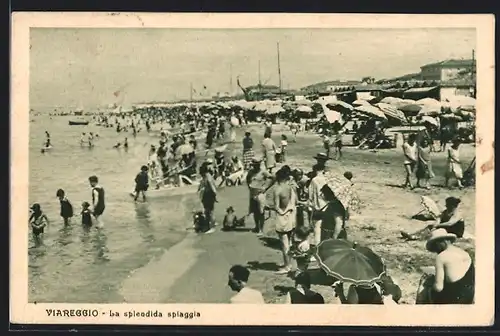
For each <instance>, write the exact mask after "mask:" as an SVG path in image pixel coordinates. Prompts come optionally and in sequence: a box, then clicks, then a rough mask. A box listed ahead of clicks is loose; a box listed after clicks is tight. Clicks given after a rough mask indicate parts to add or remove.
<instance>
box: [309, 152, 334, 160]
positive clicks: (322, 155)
mask: <svg viewBox="0 0 500 336" xmlns="http://www.w3.org/2000/svg"><path fill="white" fill-rule="evenodd" d="M313 158H314V159H316V160H324V161H328V160H330V158H329V157H328V155H326V154H325V153H318V154H316V156H313Z"/></svg>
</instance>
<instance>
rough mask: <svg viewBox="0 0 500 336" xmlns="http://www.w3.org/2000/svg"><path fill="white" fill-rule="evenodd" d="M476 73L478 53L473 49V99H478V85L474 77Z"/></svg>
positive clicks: (471, 74) (471, 73)
mask: <svg viewBox="0 0 500 336" xmlns="http://www.w3.org/2000/svg"><path fill="white" fill-rule="evenodd" d="M475 73H476V51H475V50H474V49H472V69H471V72H470V76H471V80H472V85H474V86H473V91H472V95H473V96H472V97H473V98H476V83H475V81H474V75H475Z"/></svg>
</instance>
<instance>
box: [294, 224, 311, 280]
mask: <svg viewBox="0 0 500 336" xmlns="http://www.w3.org/2000/svg"><path fill="white" fill-rule="evenodd" d="M311 233H312V231H311V228H309V227H308V226H304V225H302V226H298V227H296V228H295V230H294V232H293V235H292V243H291V246H290V251H289V255H290V257H291V258H292V259H293V260H294V261H295V264H296V272H295V276H296V277H297V275H298V274H300V273H304V272H307V268H308V267H309V264H310V261H311V255H310V252H311V245H310V243H309V239H310V238H311Z"/></svg>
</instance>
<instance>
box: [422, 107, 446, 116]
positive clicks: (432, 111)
mask: <svg viewBox="0 0 500 336" xmlns="http://www.w3.org/2000/svg"><path fill="white" fill-rule="evenodd" d="M440 114H441V105H424V106H423V107H422V109H421V110H420V111H418V115H419V116H431V117H435V116H438V115H440Z"/></svg>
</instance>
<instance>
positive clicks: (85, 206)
mask: <svg viewBox="0 0 500 336" xmlns="http://www.w3.org/2000/svg"><path fill="white" fill-rule="evenodd" d="M81 215H82V225H83V226H84V227H87V228H89V227H91V226H92V211H90V203H89V202H83V203H82V212H81Z"/></svg>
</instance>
